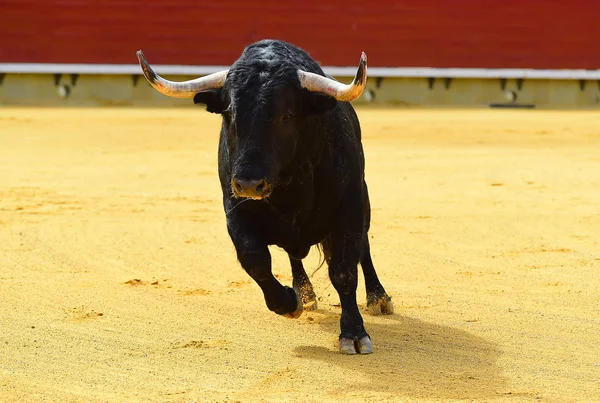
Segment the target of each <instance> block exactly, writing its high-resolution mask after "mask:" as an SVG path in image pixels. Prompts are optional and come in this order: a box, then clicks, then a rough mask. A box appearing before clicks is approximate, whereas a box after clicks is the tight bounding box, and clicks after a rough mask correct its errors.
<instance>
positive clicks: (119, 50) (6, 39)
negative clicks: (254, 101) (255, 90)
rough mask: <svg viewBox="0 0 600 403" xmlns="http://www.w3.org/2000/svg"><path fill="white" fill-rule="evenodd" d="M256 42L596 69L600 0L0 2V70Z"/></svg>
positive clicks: (328, 59) (455, 63)
mask: <svg viewBox="0 0 600 403" xmlns="http://www.w3.org/2000/svg"><path fill="white" fill-rule="evenodd" d="M367 3H368V4H378V5H377V7H372V6H367V5H366V4H367ZM266 37H270V38H281V39H285V40H288V41H291V42H293V43H295V44H297V45H300V46H302V47H303V48H305V49H306V50H307V51H308V52H309V53H311V54H312V56H313V57H315V58H316V59H317V60H319V61H320V62H321V63H322V64H324V65H328V66H354V65H356V64H357V63H358V59H359V56H360V52H361V51H363V50H364V51H365V52H366V53H367V55H368V56H369V65H370V66H377V67H395V66H402V67H410V66H419V67H488V68H548V69H560V68H569V69H579V68H581V69H598V68H600V47H599V46H598V41H599V40H600V0H572V1H567V0H562V1H558V0H411V1H409V0H400V1H393V2H391V1H378V2H376V1H369V2H367V1H366V0H365V1H363V2H360V3H359V2H357V1H355V0H345V1H342V0H333V1H325V0H320V1H309V0H307V1H299V0H293V1H286V0H277V1H273V0H261V1H254V0H247V1H242V0H222V1H220V0H214V1H212V2H204V1H193V0H146V1H144V0H95V1H94V0H87V1H86V0H0V62H3V63H6V62H38V63H42V62H44V63H111V64H112V63H123V64H131V63H136V62H137V61H136V58H135V51H136V50H138V49H140V48H141V49H143V50H144V52H145V53H146V56H147V57H148V60H149V61H150V62H151V63H153V64H187V65H228V64H230V63H232V62H233V61H234V60H235V59H236V58H237V57H238V55H239V54H240V52H241V51H242V49H243V47H244V46H245V45H247V44H249V43H251V42H253V41H256V40H258V39H262V38H266Z"/></svg>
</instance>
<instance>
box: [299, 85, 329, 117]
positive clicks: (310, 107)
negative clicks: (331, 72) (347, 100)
mask: <svg viewBox="0 0 600 403" xmlns="http://www.w3.org/2000/svg"><path fill="white" fill-rule="evenodd" d="M307 98H308V99H307V102H305V103H304V105H305V106H306V107H305V111H304V113H305V114H306V116H311V115H319V114H321V113H325V112H327V111H330V110H332V109H333V108H335V106H336V105H337V100H336V99H335V98H333V97H330V96H329V95H325V94H321V93H319V92H309V91H307Z"/></svg>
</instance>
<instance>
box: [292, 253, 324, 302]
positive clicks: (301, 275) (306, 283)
mask: <svg viewBox="0 0 600 403" xmlns="http://www.w3.org/2000/svg"><path fill="white" fill-rule="evenodd" d="M288 256H289V258H290V264H291V265H292V276H293V278H294V279H293V281H292V285H293V287H294V290H296V292H297V293H298V294H299V295H300V298H302V305H304V309H305V310H307V311H312V310H314V309H317V296H316V294H315V292H314V290H313V286H312V284H311V282H310V279H309V278H308V275H307V274H306V271H305V270H304V265H302V260H301V259H296V258H295V257H292V256H291V255H288Z"/></svg>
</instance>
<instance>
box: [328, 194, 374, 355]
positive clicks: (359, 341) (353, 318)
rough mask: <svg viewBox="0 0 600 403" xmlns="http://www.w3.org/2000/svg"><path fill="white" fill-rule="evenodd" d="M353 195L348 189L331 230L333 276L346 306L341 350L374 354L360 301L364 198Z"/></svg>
mask: <svg viewBox="0 0 600 403" xmlns="http://www.w3.org/2000/svg"><path fill="white" fill-rule="evenodd" d="M358 194H360V193H358ZM353 195H354V193H351V192H348V197H345V198H344V202H343V204H342V206H341V209H340V210H339V215H338V216H337V217H336V220H335V225H334V228H333V230H332V233H331V262H330V263H329V278H330V279H331V283H332V284H333V286H334V288H335V290H336V291H337V292H338V295H339V297H340V303H341V305H342V315H341V318H340V329H341V332H340V338H339V340H340V352H341V353H343V354H356V353H359V354H370V353H372V352H373V345H372V343H371V338H370V337H369V334H368V333H367V331H366V330H365V327H364V323H363V318H362V316H361V314H360V312H359V310H358V304H357V301H356V288H357V286H358V262H359V260H360V255H361V246H362V239H363V236H364V221H363V217H362V205H361V203H360V201H357V200H360V199H359V198H356V197H351V196H353Z"/></svg>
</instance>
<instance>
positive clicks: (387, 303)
mask: <svg viewBox="0 0 600 403" xmlns="http://www.w3.org/2000/svg"><path fill="white" fill-rule="evenodd" d="M367 309H368V310H369V312H370V313H371V315H391V314H393V313H394V303H393V302H392V298H391V297H390V296H389V295H387V294H385V295H383V296H382V297H379V298H377V299H375V300H372V301H369V302H368V303H367Z"/></svg>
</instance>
